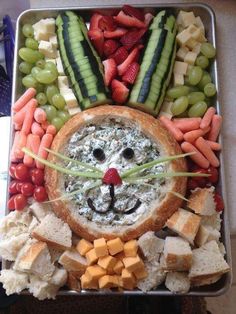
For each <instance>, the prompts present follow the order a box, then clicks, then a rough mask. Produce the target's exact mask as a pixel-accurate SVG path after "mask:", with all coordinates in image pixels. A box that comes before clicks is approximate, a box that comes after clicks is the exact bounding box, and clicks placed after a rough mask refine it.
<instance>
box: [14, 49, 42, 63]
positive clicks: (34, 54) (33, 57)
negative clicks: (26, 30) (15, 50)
mask: <svg viewBox="0 0 236 314" xmlns="http://www.w3.org/2000/svg"><path fill="white" fill-rule="evenodd" d="M19 56H20V57H21V59H23V60H24V61H26V62H29V63H35V62H37V61H38V60H40V59H42V58H43V55H42V53H40V52H39V51H37V50H33V49H30V48H21V49H20V50H19Z"/></svg>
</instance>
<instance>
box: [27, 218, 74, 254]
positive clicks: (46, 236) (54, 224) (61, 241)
mask: <svg viewBox="0 0 236 314" xmlns="http://www.w3.org/2000/svg"><path fill="white" fill-rule="evenodd" d="M32 236H33V237H34V238H36V239H38V240H39V241H44V242H47V244H48V245H49V246H51V247H54V248H56V249H61V250H66V249H69V248H71V245H72V240H71V238H72V232H71V230H70V227H69V226H68V224H67V223H65V222H64V221H63V220H61V219H60V218H57V217H56V216H55V215H51V214H50V215H47V216H45V217H44V218H43V219H42V221H41V223H40V225H39V226H38V227H37V228H35V229H34V230H33V232H32Z"/></svg>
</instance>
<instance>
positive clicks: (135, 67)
mask: <svg viewBox="0 0 236 314" xmlns="http://www.w3.org/2000/svg"><path fill="white" fill-rule="evenodd" d="M139 68H140V65H139V64H138V63H137V62H133V63H131V64H130V66H129V67H128V69H127V71H126V72H125V74H124V75H123V76H122V81H124V82H127V83H129V84H134V81H135V79H136V77H137V75H138V71H139Z"/></svg>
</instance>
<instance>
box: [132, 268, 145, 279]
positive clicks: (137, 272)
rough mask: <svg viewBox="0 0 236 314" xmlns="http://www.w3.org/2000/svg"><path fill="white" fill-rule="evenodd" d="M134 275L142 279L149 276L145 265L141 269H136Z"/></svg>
mask: <svg viewBox="0 0 236 314" xmlns="http://www.w3.org/2000/svg"><path fill="white" fill-rule="evenodd" d="M134 276H135V278H136V279H137V280H142V279H144V278H146V277H147V271H146V269H145V267H141V268H139V269H136V270H135V271H134Z"/></svg>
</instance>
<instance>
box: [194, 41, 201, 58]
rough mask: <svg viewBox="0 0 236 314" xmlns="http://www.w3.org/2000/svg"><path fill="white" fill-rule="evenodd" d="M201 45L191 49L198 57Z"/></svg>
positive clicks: (198, 44)
mask: <svg viewBox="0 0 236 314" xmlns="http://www.w3.org/2000/svg"><path fill="white" fill-rule="evenodd" d="M201 45H202V44H201V43H197V45H196V46H195V47H194V48H193V49H192V52H195V53H196V54H197V55H199V53H200V51H201Z"/></svg>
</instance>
